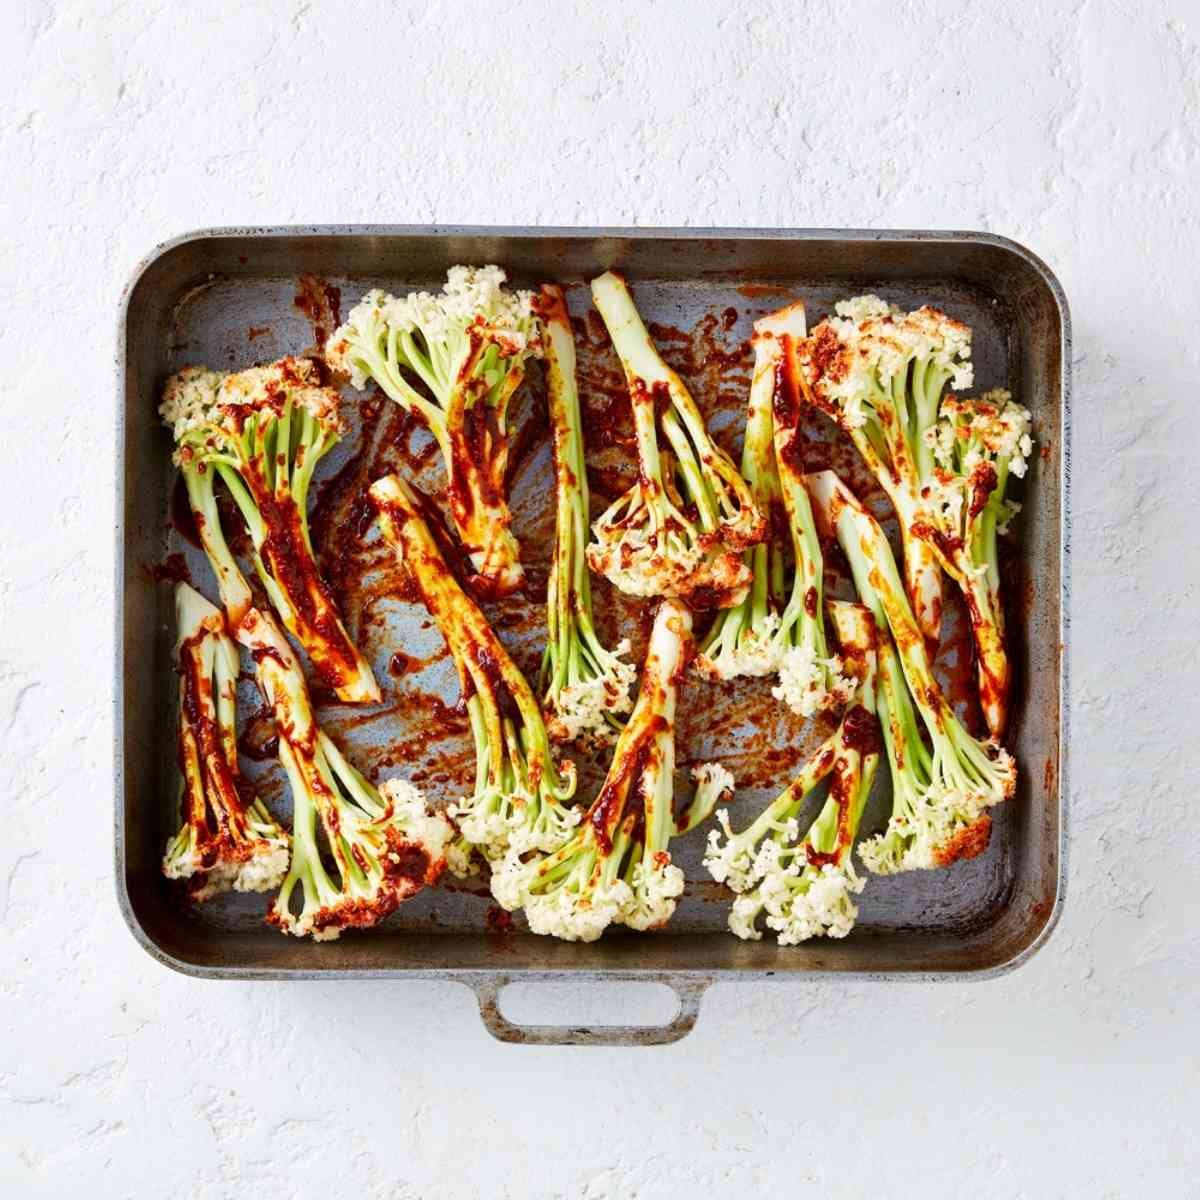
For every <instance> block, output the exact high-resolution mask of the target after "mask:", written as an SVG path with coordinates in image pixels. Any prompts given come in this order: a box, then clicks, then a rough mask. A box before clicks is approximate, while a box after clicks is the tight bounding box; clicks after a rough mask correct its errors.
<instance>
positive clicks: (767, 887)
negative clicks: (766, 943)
mask: <svg viewBox="0 0 1200 1200" xmlns="http://www.w3.org/2000/svg"><path fill="white" fill-rule="evenodd" d="M830 615H831V618H832V620H833V623H834V626H835V629H836V630H837V632H838V636H839V641H840V643H841V647H842V653H843V655H844V656H845V658H846V660H847V663H848V670H850V671H851V673H852V674H853V675H854V677H855V678H856V679H857V680H858V681H859V685H860V686H859V694H858V697H857V699H856V700H855V702H854V703H853V704H851V705H850V707H848V708H847V710H846V712H845V714H844V715H843V718H842V722H841V724H840V726H839V727H838V730H837V731H836V732H835V733H834V735H833V736H832V737H830V738H829V739H827V740H826V742H825V743H824V744H823V745H822V746H821V747H819V748H818V750H817V752H816V753H815V754H814V755H813V756H812V757H811V758H810V759H809V761H808V762H807V763H806V764H805V767H804V769H803V770H802V771H801V772H800V774H799V775H798V776H797V778H796V779H794V780H793V781H792V783H791V784H790V785H789V786H788V787H787V788H786V789H784V791H783V792H782V793H781V794H780V795H779V796H778V797H777V798H776V799H775V800H774V801H773V802H772V803H771V804H770V805H768V807H767V808H766V810H765V811H764V812H763V813H761V814H760V815H759V817H758V818H757V819H756V820H755V821H754V822H753V823H752V824H751V825H750V827H749V828H748V829H746V830H745V831H743V832H742V833H740V834H735V833H733V831H732V829H731V828H730V825H729V819H728V815H727V814H725V813H721V814H719V816H720V821H721V830H720V831H718V830H714V831H713V832H712V834H710V836H709V847H708V853H707V855H706V857H705V865H706V866H707V867H708V869H709V872H710V873H711V874H712V875H713V877H714V878H715V879H717V880H718V881H719V882H724V883H727V884H728V885H729V886H730V887H731V888H732V889H733V890H734V891H735V892H737V893H739V894H738V896H737V898H736V899H735V901H734V904H733V908H732V909H731V911H730V916H729V927H730V929H731V930H732V931H733V932H734V933H736V934H737V935H738V936H739V937H742V938H748V939H753V940H757V939H758V938H760V937H761V936H762V934H761V932H760V931H759V929H758V927H757V924H758V918H759V917H760V916H761V915H763V914H764V913H765V921H766V925H767V927H768V928H769V929H771V930H773V931H774V932H775V933H776V936H777V938H778V940H779V943H780V945H794V944H796V943H798V942H801V941H805V940H807V939H808V938H810V937H816V936H829V937H844V936H845V935H846V934H847V933H849V932H850V930H851V929H852V928H853V926H854V922H855V920H856V919H857V916H858V909H857V907H856V906H855V904H854V901H853V899H852V897H853V896H854V895H856V894H857V893H858V892H860V891H861V890H862V887H863V881H862V880H861V879H860V878H859V876H858V875H857V874H856V873H855V871H854V865H853V861H852V858H851V854H852V850H853V847H854V839H855V837H856V836H857V833H858V827H859V823H860V822H861V820H862V814H863V809H864V808H865V806H866V802H867V797H868V796H869V795H870V791H871V785H872V782H873V781H874V777H875V770H876V767H877V764H878V761H879V751H880V738H879V721H878V719H877V717H876V654H877V651H876V647H877V632H876V626H875V622H874V619H873V618H872V616H871V614H870V612H869V611H868V610H867V609H866V608H864V607H863V606H862V605H858V604H849V603H846V602H844V601H832V602H831V603H830ZM826 776H828V777H829V778H830V788H829V795H828V797H827V798H826V800H825V802H824V804H823V805H822V807H821V809H820V811H819V812H818V814H817V816H816V818H815V819H814V820H813V821H812V822H811V823H810V824H809V826H808V829H807V831H806V832H805V833H804V835H803V837H801V836H800V814H801V812H802V811H803V809H804V807H805V806H806V801H807V799H808V797H809V796H810V795H811V794H812V792H813V791H814V790H815V789H816V787H817V786H818V784H819V783H820V782H821V780H822V779H824V778H825V777H826ZM722 833H724V837H725V840H724V842H722Z"/></svg>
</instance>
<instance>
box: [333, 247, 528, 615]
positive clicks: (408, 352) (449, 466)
mask: <svg viewBox="0 0 1200 1200" xmlns="http://www.w3.org/2000/svg"><path fill="white" fill-rule="evenodd" d="M504 281H505V274H504V272H503V271H502V270H501V269H500V268H499V267H496V266H487V267H465V266H456V267H451V268H450V271H449V273H448V275H447V280H446V285H445V287H444V289H443V290H442V292H441V293H440V294H438V295H430V294H429V293H428V292H416V293H413V294H411V295H408V296H404V297H402V298H397V297H395V296H390V295H386V294H385V293H383V292H381V291H378V290H376V291H372V292H368V293H367V295H366V296H365V297H364V298H363V299H362V301H361V302H360V303H359V304H357V305H356V306H355V307H354V309H353V310H352V311H351V313H350V316H349V319H348V320H347V321H346V323H345V324H344V325H342V326H340V327H339V328H338V329H337V330H335V331H334V333H333V335H332V336H331V337H330V339H329V342H328V344H327V345H326V347H325V358H326V361H327V362H328V363H329V365H330V366H331V367H332V368H333V369H334V370H337V371H340V372H343V373H345V374H347V375H349V377H350V381H351V383H353V385H354V386H355V387H358V388H362V387H365V386H366V383H367V381H368V380H371V381H373V382H374V383H376V384H377V385H378V386H379V387H380V388H381V389H382V390H383V392H384V394H385V395H387V396H388V397H389V398H390V399H391V400H394V401H395V402H396V403H397V404H399V405H401V406H402V407H403V408H405V409H406V410H408V411H409V412H412V413H415V414H416V415H417V416H419V417H420V418H421V419H422V420H423V421H424V423H425V425H426V426H427V427H428V429H429V431H430V433H431V434H432V435H433V437H434V439H435V440H436V441H437V444H438V447H439V448H440V450H441V452H442V458H443V460H444V462H445V465H446V475H447V488H446V494H447V497H448V500H449V507H450V516H451V518H452V520H453V522H454V528H455V530H456V532H457V534H458V537H459V540H460V541H461V542H462V545H463V547H464V549H465V550H466V552H467V554H468V555H469V557H470V560H471V564H472V566H473V568H474V570H475V571H476V572H477V575H478V579H477V581H476V582H477V585H478V586H479V587H480V588H481V589H484V590H487V591H488V592H489V593H491V594H493V595H503V594H507V593H509V592H513V591H516V590H517V589H518V588H519V587H521V586H522V584H523V583H524V579H525V576H524V571H523V569H522V567H521V563H520V547H519V546H518V544H517V540H516V538H515V537H514V536H513V533H512V529H511V525H512V514H511V513H510V511H509V507H508V499H507V495H506V489H507V483H506V478H505V476H506V474H507V470H508V404H509V400H510V399H511V397H512V395H513V393H514V392H515V391H516V390H517V388H518V387H520V385H521V381H522V380H523V379H524V377H525V365H526V361H527V360H528V358H529V357H530V356H531V355H533V356H537V355H540V354H541V342H540V339H539V336H538V331H537V321H536V319H535V317H534V314H533V308H532V299H533V297H532V294H531V293H530V292H524V291H522V292H509V291H506V290H505V289H504V286H503V284H504Z"/></svg>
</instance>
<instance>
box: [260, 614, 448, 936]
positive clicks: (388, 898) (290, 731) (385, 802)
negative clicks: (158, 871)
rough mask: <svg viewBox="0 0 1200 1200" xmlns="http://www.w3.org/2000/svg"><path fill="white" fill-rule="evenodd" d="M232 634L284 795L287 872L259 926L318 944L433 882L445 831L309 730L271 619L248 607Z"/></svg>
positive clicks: (434, 817) (302, 687)
mask: <svg viewBox="0 0 1200 1200" xmlns="http://www.w3.org/2000/svg"><path fill="white" fill-rule="evenodd" d="M237 633H238V641H239V642H241V644H242V645H243V646H244V647H246V649H247V650H249V652H250V657H251V658H252V659H253V660H254V664H255V672H256V677H257V680H258V687H259V690H260V691H261V692H262V694H263V698H264V699H265V700H266V701H267V703H268V704H269V705H270V706H271V710H272V714H273V716H274V719H275V730H276V733H277V734H278V737H279V761H280V764H281V765H282V766H283V769H284V772H285V774H286V775H287V778H288V784H289V786H290V788H291V793H292V803H293V816H292V863H291V868H290V869H289V871H288V873H287V877H286V878H285V879H284V881H283V884H282V886H281V887H280V890H279V895H278V896H277V897H276V899H275V901H274V903H273V904H272V905H271V909H270V912H269V914H268V918H267V919H268V920H269V921H270V922H271V923H272V924H274V925H276V926H278V927H279V928H280V929H281V930H282V931H283V932H285V933H291V934H294V935H296V936H297V937H304V936H311V937H312V938H313V939H314V940H316V941H328V940H331V939H333V938H336V937H338V936H340V934H341V933H342V931H343V930H345V929H350V928H368V927H370V926H372V925H376V924H378V923H379V922H380V921H382V920H383V919H384V918H385V917H387V916H389V915H390V914H391V913H392V912H394V911H395V910H396V908H397V907H398V906H399V905H400V904H401V903H403V902H404V901H405V900H407V899H408V898H409V897H410V896H412V895H414V894H415V893H416V892H418V891H419V890H420V889H421V888H422V887H425V886H426V885H428V884H431V883H434V882H435V881H436V880H437V878H438V876H439V875H440V874H441V872H442V870H443V869H444V867H445V865H446V849H447V844H448V842H449V841H450V838H451V835H452V832H453V831H452V829H451V826H450V824H449V822H448V821H447V820H446V819H445V817H443V816H442V815H441V814H432V813H430V812H429V811H428V809H427V808H426V805H425V803H424V801H423V800H422V799H421V796H420V793H419V792H417V790H416V789H415V788H414V787H412V785H411V784H407V783H404V782H403V781H400V780H390V781H388V782H387V783H385V784H384V785H383V788H382V791H377V790H376V789H375V787H374V786H373V785H372V784H371V783H369V782H368V781H367V779H366V778H365V777H364V776H363V775H362V774H361V773H360V772H359V771H358V770H356V769H355V767H354V766H353V765H352V764H351V763H350V762H348V761H347V759H346V758H345V756H344V755H343V754H342V753H341V751H340V750H339V749H338V748H337V746H336V745H335V744H334V742H333V740H332V739H331V738H330V737H329V736H328V734H326V733H325V732H324V730H322V729H321V728H320V726H319V725H318V724H317V722H316V719H315V717H314V716H313V711H312V702H311V699H310V698H309V694H308V687H307V684H306V683H305V680H304V672H303V671H302V670H301V668H300V664H299V662H297V660H296V657H295V655H294V654H293V653H292V649H291V646H290V644H289V643H288V640H287V638H286V637H285V636H284V635H283V632H282V630H280V628H279V627H278V626H277V625H276V624H275V621H274V619H273V618H272V617H271V616H270V615H269V614H267V613H265V612H263V611H261V610H260V609H257V608H251V609H250V610H249V612H247V613H246V615H245V616H244V617H243V619H242V621H241V624H240V625H239V626H238V631H237ZM323 849H325V850H327V851H328V857H327V856H326V855H325V854H324V853H323V852H322V851H323ZM327 862H328V863H329V865H328V866H327V865H326V864H327ZM297 895H298V896H299V899H300V903H299V906H296V905H295V904H294V903H293V899H294V897H296V896H297Z"/></svg>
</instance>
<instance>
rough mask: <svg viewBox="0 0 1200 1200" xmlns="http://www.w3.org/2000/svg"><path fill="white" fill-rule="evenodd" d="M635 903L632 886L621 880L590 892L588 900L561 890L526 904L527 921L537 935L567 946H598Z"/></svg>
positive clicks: (533, 899)
mask: <svg viewBox="0 0 1200 1200" xmlns="http://www.w3.org/2000/svg"><path fill="white" fill-rule="evenodd" d="M632 902H633V893H632V892H631V891H630V888H629V885H628V884H627V883H625V882H624V881H623V880H620V879H617V880H614V881H613V882H612V883H610V884H608V885H603V884H601V885H598V886H597V887H594V888H592V889H590V890H589V891H588V893H587V895H586V896H580V895H579V894H578V893H577V892H573V891H569V890H568V889H567V888H557V889H556V890H554V891H552V892H549V893H547V894H546V895H544V896H531V897H529V898H528V899H527V900H526V902H525V917H526V920H528V922H529V928H530V930H531V931H532V932H533V933H540V934H548V935H549V936H551V937H556V938H561V939H562V940H563V941H566V942H594V941H595V940H596V939H597V938H598V937H599V936H600V935H601V934H602V933H603V932H604V931H605V930H606V929H607V928H608V927H609V926H610V925H611V924H612V923H613V922H614V921H617V920H619V919H620V917H621V914H622V913H623V912H625V910H626V909H627V908H628V907H629V906H630V904H631V903H632Z"/></svg>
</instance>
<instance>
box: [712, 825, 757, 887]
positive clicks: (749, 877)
mask: <svg viewBox="0 0 1200 1200" xmlns="http://www.w3.org/2000/svg"><path fill="white" fill-rule="evenodd" d="M717 824H718V825H719V826H720V828H719V829H711V830H709V834H708V847H707V849H706V850H705V852H704V866H705V868H706V869H707V870H708V873H709V874H710V875H711V876H712V877H713V878H714V879H715V880H716V881H717V882H718V883H724V884H726V885H727V886H728V887H730V888H731V889H732V890H733V891H735V892H744V891H746V890H747V889H748V888H749V887H751V886H752V885H753V883H754V878H755V876H754V856H753V855H752V854H751V853H750V851H749V849H748V848H747V847H746V846H744V845H743V844H742V843H741V842H740V841H739V840H738V837H737V835H736V834H735V833H734V832H733V829H732V827H731V826H730V824H729V810H728V809H726V808H720V809H718V810H717ZM722 839H723V840H722Z"/></svg>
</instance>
